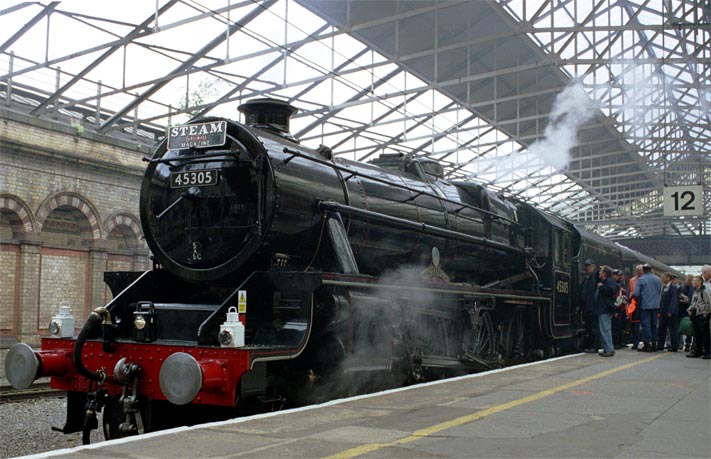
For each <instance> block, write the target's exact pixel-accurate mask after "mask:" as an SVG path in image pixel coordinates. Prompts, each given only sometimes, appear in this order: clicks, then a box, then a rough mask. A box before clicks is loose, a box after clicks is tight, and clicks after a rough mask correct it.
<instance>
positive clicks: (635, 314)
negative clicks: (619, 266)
mask: <svg viewBox="0 0 711 459" xmlns="http://www.w3.org/2000/svg"><path fill="white" fill-rule="evenodd" d="M635 274H636V275H635V276H634V277H633V278H632V279H630V289H629V291H628V293H627V295H628V297H627V298H629V300H630V302H629V307H628V308H627V310H628V311H630V310H631V311H632V314H628V318H629V319H630V320H629V323H630V327H631V332H630V334H631V335H632V350H633V351H634V350H636V349H637V346H638V345H639V327H640V322H639V306H638V305H637V300H636V299H635V298H632V294H633V293H634V288H635V286H636V285H637V279H639V278H640V277H642V276H643V275H644V269H643V268H642V265H637V268H636V271H635Z"/></svg>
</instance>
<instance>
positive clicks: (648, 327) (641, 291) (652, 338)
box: [632, 263, 662, 352]
mask: <svg viewBox="0 0 711 459" xmlns="http://www.w3.org/2000/svg"><path fill="white" fill-rule="evenodd" d="M642 270H643V271H644V275H643V276H642V277H640V278H639V279H638V280H637V284H636V285H635V288H634V293H633V294H632V296H633V297H634V298H636V299H637V307H638V308H639V311H640V322H642V341H643V343H644V345H643V346H642V347H641V348H637V350H638V351H642V352H654V351H655V350H656V348H657V314H658V313H659V297H660V294H661V292H662V281H660V280H659V278H658V277H657V276H655V275H654V274H652V267H651V266H650V265H648V264H646V263H645V264H644V265H642Z"/></svg>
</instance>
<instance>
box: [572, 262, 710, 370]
mask: <svg viewBox="0 0 711 459" xmlns="http://www.w3.org/2000/svg"><path fill="white" fill-rule="evenodd" d="M584 266H585V277H584V278H583V281H582V283H581V284H580V298H579V301H580V305H581V308H582V314H583V321H584V323H585V329H586V333H585V336H584V340H585V342H584V348H585V352H591V353H593V352H598V353H599V355H601V356H602V357H612V356H613V355H615V350H616V349H620V348H622V347H625V346H626V345H629V344H631V348H632V349H633V350H635V349H636V350H637V351H640V352H656V351H663V350H665V349H666V350H667V351H668V352H678V351H679V350H682V349H683V351H685V352H688V354H687V355H686V356H687V357H689V358H697V357H701V358H703V359H711V265H705V266H703V268H702V269H701V274H700V275H696V276H694V275H691V274H689V275H687V276H686V277H685V278H684V279H677V278H676V277H675V276H674V275H673V274H672V273H670V272H665V273H663V274H662V275H661V278H660V277H658V276H657V275H655V274H654V273H653V272H652V267H651V266H649V265H647V264H644V265H638V266H637V267H636V272H635V276H634V277H633V278H632V279H630V280H629V283H627V282H626V281H625V276H624V273H623V272H622V271H620V270H619V269H612V268H611V267H609V266H604V265H603V266H600V267H599V268H598V267H597V266H596V264H595V262H594V261H593V260H590V259H588V260H585V262H584ZM680 324H681V328H680ZM640 331H641V334H640ZM600 346H601V347H602V350H600V351H598V349H599V348H600Z"/></svg>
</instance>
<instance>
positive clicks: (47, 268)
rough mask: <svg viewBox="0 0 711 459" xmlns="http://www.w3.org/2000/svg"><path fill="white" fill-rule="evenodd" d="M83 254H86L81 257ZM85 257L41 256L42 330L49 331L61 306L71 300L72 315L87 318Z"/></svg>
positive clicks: (40, 313) (40, 311)
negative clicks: (49, 326) (85, 308)
mask: <svg viewBox="0 0 711 459" xmlns="http://www.w3.org/2000/svg"><path fill="white" fill-rule="evenodd" d="M82 255H83V254H82ZM86 269H87V259H86V257H85V256H79V257H74V256H64V255H48V254H43V255H42V279H41V281H40V304H39V309H40V310H39V329H40V330H46V329H47V326H48V325H49V322H50V320H51V318H52V316H54V315H55V314H57V312H59V303H60V302H61V301H69V303H70V305H71V308H72V314H73V315H74V317H77V318H79V322H82V320H83V319H84V318H85V316H86V314H85V311H84V307H85V298H86V288H85V286H86Z"/></svg>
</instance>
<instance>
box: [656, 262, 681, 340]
mask: <svg viewBox="0 0 711 459" xmlns="http://www.w3.org/2000/svg"><path fill="white" fill-rule="evenodd" d="M678 311H679V287H677V286H676V285H675V284H674V278H673V276H672V274H671V273H669V272H666V273H664V274H662V296H661V299H660V300H659V332H658V333H657V350H658V351H661V350H663V349H664V340H665V338H666V336H667V330H669V339H670V341H671V343H670V344H669V352H676V351H678V350H679V317H678Z"/></svg>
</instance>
